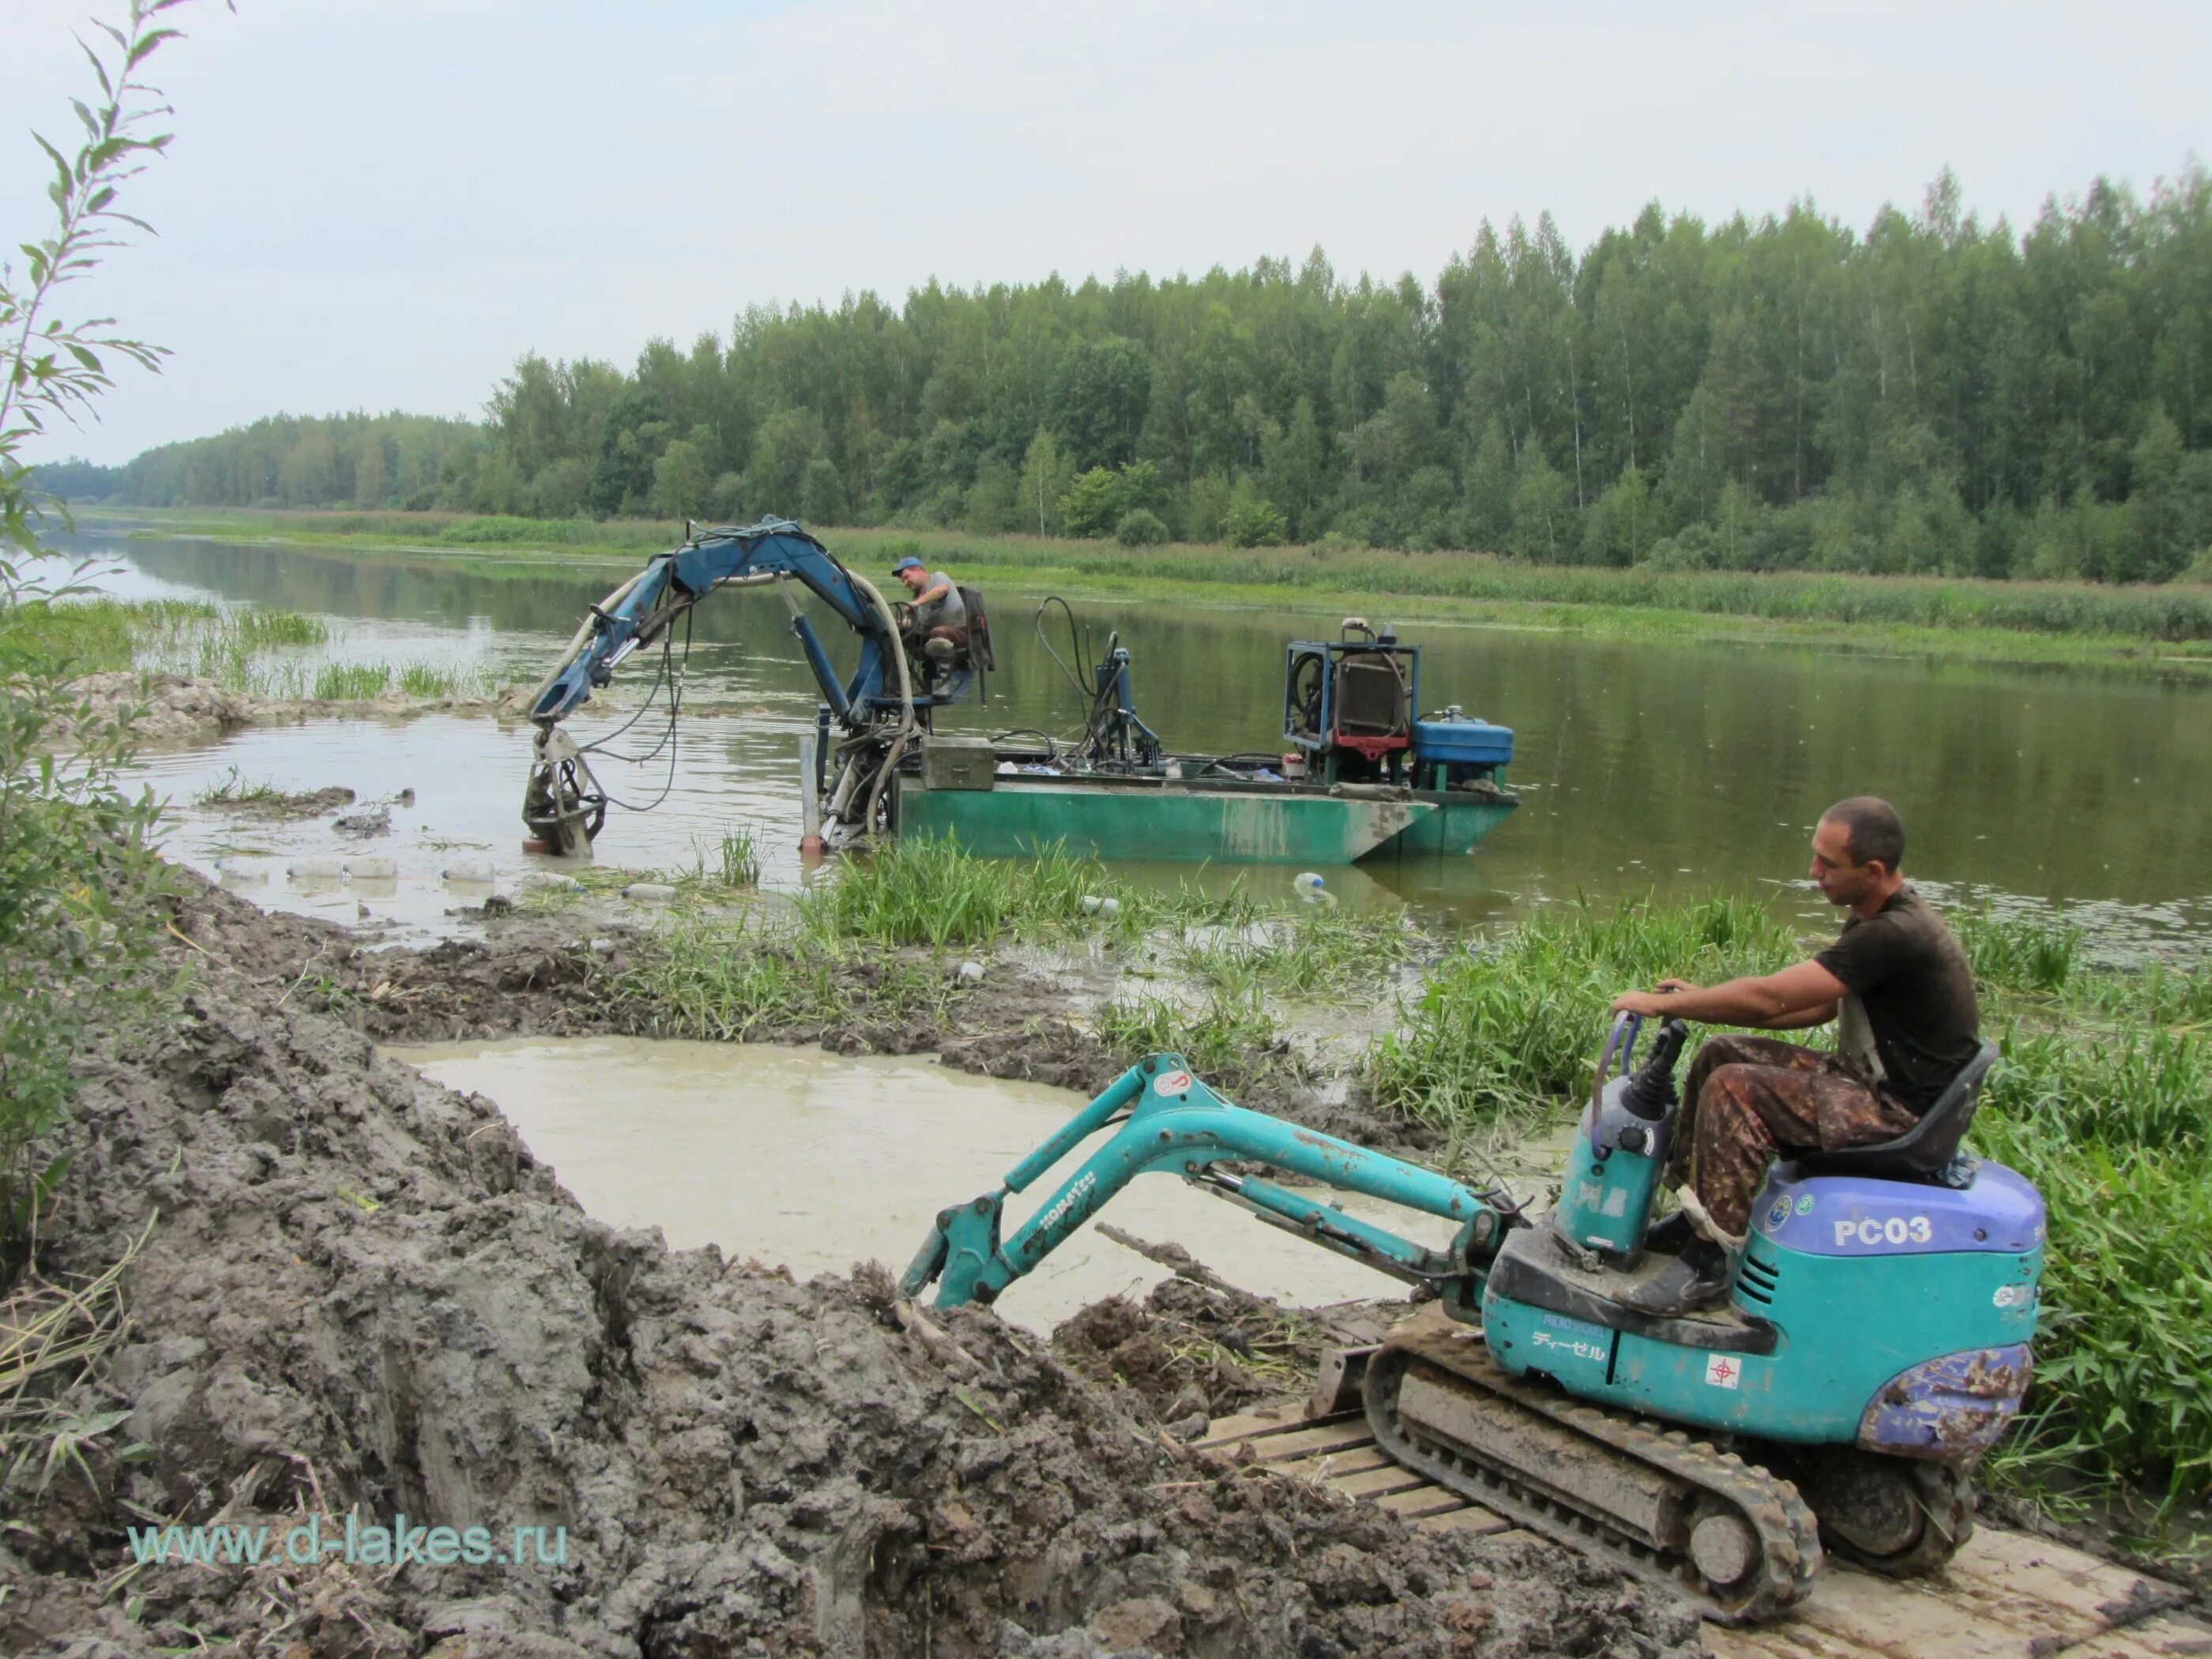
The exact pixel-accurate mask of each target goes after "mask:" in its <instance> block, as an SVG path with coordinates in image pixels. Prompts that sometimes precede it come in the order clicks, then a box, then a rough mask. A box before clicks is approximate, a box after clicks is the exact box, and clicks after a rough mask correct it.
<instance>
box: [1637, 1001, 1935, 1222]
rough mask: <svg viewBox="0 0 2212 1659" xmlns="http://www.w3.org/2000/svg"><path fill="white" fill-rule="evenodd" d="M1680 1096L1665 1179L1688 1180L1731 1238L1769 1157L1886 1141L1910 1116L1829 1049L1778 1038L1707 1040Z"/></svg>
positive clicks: (1745, 1218)
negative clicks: (1825, 1051) (1822, 1050)
mask: <svg viewBox="0 0 2212 1659" xmlns="http://www.w3.org/2000/svg"><path fill="white" fill-rule="evenodd" d="M1682 1100H1683V1107H1682V1111H1683V1116H1682V1121H1680V1122H1678V1123H1676V1124H1675V1126H1674V1146H1673V1148H1672V1150H1671V1152H1670V1153H1669V1155H1668V1185H1669V1186H1679V1185H1680V1184H1681V1182H1683V1181H1684V1180H1685V1179H1688V1180H1689V1181H1690V1182H1692V1186H1693V1188H1694V1189H1695V1190H1696V1192H1697V1194H1698V1201H1699V1203H1701V1204H1703V1205H1704V1206H1705V1213H1706V1214H1707V1215H1708V1216H1709V1217H1711V1220H1712V1223H1713V1225H1714V1226H1715V1227H1717V1229H1719V1230H1720V1231H1723V1232H1725V1233H1728V1234H1730V1235H1732V1236H1735V1237H1741V1236H1742V1234H1743V1232H1744V1231H1745V1229H1746V1227H1747V1225H1748V1224H1749V1223H1750V1220H1751V1204H1752V1200H1753V1199H1755V1198H1756V1197H1758V1196H1759V1184H1760V1183H1761V1182H1763V1181H1765V1178H1766V1166H1767V1165H1768V1164H1771V1163H1772V1162H1773V1161H1774V1159H1775V1158H1796V1157H1799V1156H1801V1155H1802V1154H1804V1153H1806V1152H1834V1151H1836V1150H1838V1148H1840V1147H1844V1146H1869V1145H1871V1144H1872V1143H1874V1142H1875V1141H1880V1140H1890V1139H1895V1138H1896V1137H1897V1136H1899V1135H1901V1134H1903V1133H1905V1131H1906V1130H1907V1129H1909V1128H1911V1127H1912V1126H1913V1124H1914V1123H1916V1122H1917V1121H1918V1115H1917V1114H1916V1113H1915V1112H1914V1111H1913V1110H1912V1109H1911V1108H1910V1107H1909V1106H1906V1105H1905V1104H1904V1103H1902V1102H1899V1101H1898V1100H1896V1099H1894V1098H1893V1097H1891V1096H1889V1095H1888V1094H1887V1093H1885V1092H1884V1091H1881V1090H1879V1089H1876V1088H1874V1087H1871V1086H1869V1085H1867V1084H1866V1083H1863V1082H1862V1081H1861V1080H1860V1079H1858V1078H1857V1077H1855V1076H1853V1075H1852V1074H1851V1073H1850V1071H1849V1070H1848V1069H1846V1068H1845V1066H1844V1062H1843V1061H1842V1060H1840V1059H1838V1057H1837V1056H1836V1055H1834V1054H1822V1053H1820V1052H1819V1051H1818V1050H1816V1049H1813V1048H1799V1047H1798V1046H1797V1045H1796V1043H1794V1042H1783V1041H1781V1040H1780V1039H1779V1038H1778V1037H1761V1036H1717V1037H1711V1038H1709V1039H1707V1041H1706V1042H1705V1045H1704V1046H1703V1047H1702V1048H1699V1050H1698V1057H1697V1058H1696V1059H1695V1060H1692V1061H1691V1062H1690V1074H1689V1078H1688V1079H1687V1081H1686V1083H1685V1085H1684V1086H1683V1091H1682Z"/></svg>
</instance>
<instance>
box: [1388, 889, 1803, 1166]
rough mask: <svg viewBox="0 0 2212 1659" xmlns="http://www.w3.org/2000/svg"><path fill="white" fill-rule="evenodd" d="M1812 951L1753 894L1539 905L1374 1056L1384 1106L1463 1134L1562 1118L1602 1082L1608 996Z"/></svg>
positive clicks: (1436, 989) (1423, 1004)
mask: <svg viewBox="0 0 2212 1659" xmlns="http://www.w3.org/2000/svg"><path fill="white" fill-rule="evenodd" d="M1802 955H1803V948H1802V945H1800V943H1799V942H1798V940H1797V939H1796V935H1795V934H1794V933H1792V932H1791V930H1790V928H1788V927H1784V926H1783V925H1782V924H1781V923H1780V922H1778V921H1775V920H1774V918H1773V917H1772V916H1771V915H1770V914H1769V913H1768V912H1767V911H1766V910H1765V908H1763V907H1762V906H1760V905H1759V904H1758V903H1756V902H1753V901H1751V900H1748V899H1735V898H1717V899H1712V900H1709V901H1707V902H1705V903H1703V904H1697V905H1686V906H1676V907H1657V906H1652V905H1645V904H1628V905H1623V906H1621V907H1620V908H1616V909H1613V910H1610V911H1600V910H1597V909H1595V908H1588V907H1583V908H1575V909H1571V910H1563V911H1553V912H1547V913H1545V914H1542V915H1537V916H1535V917H1534V918H1532V919H1530V920H1529V921H1526V922H1523V923H1522V925H1521V926H1520V927H1518V928H1516V929H1515V930H1514V931H1513V932H1511V933H1507V934H1505V935H1504V936H1503V937H1501V938H1498V939H1485V940H1478V941H1475V942H1474V943H1473V944H1472V945H1470V946H1469V947H1468V949H1467V950H1465V951H1460V952H1457V953H1455V954H1454V955H1453V956H1451V957H1447V958H1446V959H1445V960H1444V961H1443V963H1439V964H1438V965H1437V967H1436V968H1435V969H1433V970H1431V972H1430V974H1429V975H1427V976H1426V979H1425V982H1424V984H1423V986H1422V987H1421V990H1420V993H1419V996H1418V997H1417V998H1415V999H1414V1000H1413V1001H1412V1002H1411V1004H1410V1005H1409V1006H1408V1008H1407V1018H1406V1021H1405V1024H1403V1026H1402V1027H1401V1029H1399V1030H1395V1031H1392V1032H1389V1033H1388V1034H1386V1035H1385V1036H1383V1038H1382V1039H1381V1040H1380V1041H1379V1042H1377V1043H1376V1046H1375V1048H1374V1050H1373V1052H1372V1054H1371V1055H1370V1061H1369V1073H1368V1084H1369V1086H1370V1089H1372V1090H1373V1091H1374V1095H1375V1098H1376V1103H1377V1104H1378V1105H1381V1106H1383V1107H1385V1108H1387V1109H1391V1110H1394V1111H1398V1112H1402V1113H1404V1114H1405V1115H1407V1116H1409V1117H1418V1118H1420V1119H1423V1120H1424V1121H1427V1122H1430V1123H1432V1124H1434V1125H1435V1126H1436V1127H1438V1128H1440V1129H1444V1130H1446V1131H1449V1132H1450V1133H1453V1134H1455V1135H1458V1134H1464V1133H1467V1132H1468V1131H1469V1130H1470V1129H1473V1128H1475V1127H1480V1126H1482V1125H1483V1124H1485V1123H1486V1122H1487V1121H1489V1120H1491V1119H1493V1118H1496V1117H1499V1116H1509V1117H1519V1118H1524V1119H1525V1118H1531V1117H1541V1116H1546V1115H1550V1114H1552V1113H1553V1112H1554V1111H1555V1110H1557V1109H1559V1108H1560V1107H1561V1105H1562V1103H1566V1102H1569V1101H1571V1100H1573V1099H1575V1098H1577V1097H1578V1096H1579V1094H1580V1093H1581V1092H1582V1091H1587V1089H1588V1088H1589V1078H1590V1066H1591V1060H1592V1056H1593V1055H1594V1054H1595V1052H1596V1048H1597V1044H1598V1042H1599V1040H1600V1039H1601V1037H1602V1036H1604V1033H1605V1030H1606V1027H1607V1020H1608V1014H1607V1006H1608V1005H1609V1004H1610V1003H1611V1002H1612V1000H1613V998H1614V997H1615V996H1617V995H1619V994H1620V993H1621V992H1622V991H1624V990H1627V989H1630V988H1632V987H1637V986H1646V985H1650V984H1653V983H1655V982H1656V981H1658V980H1659V979H1661V978H1662V977H1665V976H1668V975H1674V976H1675V977H1678V978H1683V979H1688V980H1692V981H1695V982H1697V983H1699V984H1700V985H1709V984H1715V983H1717V982H1719V981H1722V980H1726V979H1731V978H1734V977H1735V976H1736V975H1741V974H1758V973H1769V972H1771V971H1772V970H1774V969H1778V968H1781V967H1784V966H1786V965H1787V964H1789V963H1791V962H1793V961H1796V960H1797V959H1798V958H1799V957H1802Z"/></svg>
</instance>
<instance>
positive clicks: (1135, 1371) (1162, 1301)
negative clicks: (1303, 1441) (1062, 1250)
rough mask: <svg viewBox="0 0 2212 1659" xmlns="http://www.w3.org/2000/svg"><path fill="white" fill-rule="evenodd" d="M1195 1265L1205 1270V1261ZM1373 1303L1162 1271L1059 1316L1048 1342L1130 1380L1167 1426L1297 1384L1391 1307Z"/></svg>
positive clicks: (1372, 1330)
mask: <svg viewBox="0 0 2212 1659" xmlns="http://www.w3.org/2000/svg"><path fill="white" fill-rule="evenodd" d="M1200 1271H1201V1272H1203V1269H1200ZM1393 1311H1395V1315H1396V1316H1401V1317H1402V1316H1403V1315H1404V1314H1405V1312H1406V1308H1405V1304H1402V1303H1401V1304H1396V1305H1395V1310H1385V1304H1372V1306H1371V1307H1370V1306H1363V1307H1361V1308H1359V1309H1358V1310H1351V1309H1345V1310H1337V1309H1330V1310H1320V1311H1317V1312H1315V1311H1308V1310H1302V1309H1297V1308H1285V1307H1283V1306H1281V1305H1280V1304H1277V1303H1273V1302H1270V1301H1268V1300H1267V1298H1266V1297H1258V1296H1254V1295H1252V1294H1250V1293H1249V1291H1240V1290H1238V1289H1237V1287H1236V1286H1235V1285H1223V1284H1212V1285H1207V1284H1200V1283H1196V1282H1194V1281H1193V1280H1192V1279H1184V1278H1176V1279H1163V1280H1161V1281H1160V1283H1159V1284H1158V1285H1154V1286H1153V1287H1152V1293H1151V1294H1150V1295H1149V1296H1147V1297H1146V1298H1145V1299H1144V1300H1143V1301H1142V1302H1141V1303H1139V1302H1138V1301H1136V1300H1134V1299H1133V1298H1131V1297H1123V1296H1115V1297H1108V1298H1107V1299H1106V1300H1104V1301H1103V1302H1094V1303H1092V1304H1091V1305H1090V1306H1089V1307H1087V1308H1085V1309H1084V1310H1081V1311H1080V1312H1079V1313H1077V1314H1076V1315H1075V1316H1073V1317H1072V1318H1070V1319H1067V1320H1066V1321H1064V1322H1062V1323H1061V1324H1060V1328H1058V1329H1057V1330H1055V1331H1054V1332H1053V1334H1052V1346H1053V1349H1054V1352H1057V1353H1058V1354H1059V1355H1060V1358H1063V1359H1065V1360H1066V1361H1067V1363H1068V1364H1071V1365H1073V1366H1074V1367H1075V1369H1076V1370H1079V1371H1081V1372H1082V1373H1083V1374H1084V1375H1085V1376H1088V1377H1090V1378H1091V1380H1092V1381H1094V1382H1097V1383H1106V1384H1108V1385H1109V1386H1116V1387H1121V1388H1125V1389H1129V1390H1130V1391H1131V1392H1133V1394H1135V1395H1136V1396H1137V1397H1138V1399H1139V1401H1142V1402H1143V1405H1144V1407H1145V1408H1146V1409H1147V1410H1149V1411H1150V1412H1151V1413H1152V1415H1153V1417H1154V1418H1156V1419H1158V1421H1159V1422H1160V1423H1162V1424H1164V1425H1166V1426H1167V1427H1168V1429H1169V1431H1170V1433H1174V1434H1178V1435H1184V1434H1188V1432H1189V1431H1190V1429H1191V1419H1193V1418H1194V1417H1195V1418H1196V1419H1199V1421H1198V1424H1197V1427H1198V1428H1199V1429H1200V1430H1201V1431H1202V1430H1203V1429H1204V1427H1205V1426H1206V1419H1210V1418H1216V1417H1230V1416H1233V1415H1235V1414H1236V1413H1238V1412H1240V1411H1242V1410H1243V1409H1244V1408H1245V1407H1248V1406H1250V1405H1252V1404H1253V1403H1254V1402H1255V1401H1261V1400H1267V1399H1279V1398H1280V1397H1282V1396H1283V1395H1292V1394H1302V1393H1304V1391H1305V1389H1307V1388H1308V1387H1309V1386H1310V1384H1311V1383H1312V1382H1313V1378H1314V1373H1315V1370H1316V1367H1317V1366H1318V1365H1319V1364H1320V1362H1321V1357H1322V1354H1323V1353H1324V1352H1327V1351H1328V1349H1330V1348H1333V1347H1338V1346H1345V1345H1347V1344H1353V1343H1360V1342H1372V1341H1376V1340H1379V1339H1380V1337H1381V1336H1382V1334H1383V1332H1384V1331H1385V1330H1386V1329H1388V1328H1389V1318H1390V1313H1391V1312H1393Z"/></svg>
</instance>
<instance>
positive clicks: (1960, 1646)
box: [1200, 1401, 2212, 1659]
mask: <svg viewBox="0 0 2212 1659" xmlns="http://www.w3.org/2000/svg"><path fill="white" fill-rule="evenodd" d="M1247 1444H1249V1446H1250V1447H1251V1449H1252V1451H1253V1455H1255V1457H1256V1458H1257V1460H1258V1461H1259V1462H1260V1463H1261V1465H1262V1466H1264V1467H1265V1468H1267V1469H1269V1470H1271V1471H1273V1472H1274V1473H1276V1474H1281V1475H1283V1476H1284V1477H1285V1478H1286V1479H1291V1480H1318V1481H1321V1482H1322V1483H1323V1484H1324V1485H1326V1486H1332V1487H1334V1488H1335V1489H1336V1490H1337V1491H1339V1492H1345V1493H1346V1494H1348V1495H1350V1496H1352V1497H1354V1498H1364V1499H1366V1500H1367V1501H1369V1502H1370V1503H1375V1504H1381V1505H1382V1506H1383V1508H1385V1509H1388V1510H1396V1511H1397V1512H1398V1513H1399V1514H1400V1515H1402V1516H1405V1517H1406V1518H1407V1520H1408V1521H1409V1522H1412V1523H1413V1525H1414V1526H1415V1527H1417V1528H1421V1529H1422V1530H1424V1531H1443V1530H1447V1529H1464V1530H1467V1531H1470V1532H1476V1533H1481V1534H1509V1533H1510V1532H1512V1531H1513V1528H1512V1525H1511V1523H1510V1522H1508V1521H1506V1520H1505V1519H1504V1517H1503V1516H1498V1515H1495V1514H1493V1513H1492V1512H1491V1511H1490V1510H1486V1509H1484V1508H1483V1507H1482V1506H1481V1505H1480V1504H1470V1503H1468V1501H1467V1500H1466V1499H1465V1498H1461V1497H1460V1496H1458V1494H1456V1493H1455V1492H1448V1491H1446V1490H1445V1489H1444V1488H1443V1487H1442V1486H1437V1485H1435V1484H1434V1483H1433V1482H1431V1481H1430V1480H1427V1479H1425V1477H1423V1476H1421V1475H1418V1474H1412V1473H1410V1472H1409V1471H1407V1470H1405V1469H1402V1468H1399V1467H1398V1466H1397V1465H1396V1464H1395V1463H1393V1462H1390V1461H1389V1459H1388V1458H1387V1457H1385V1456H1384V1455H1383V1453H1382V1451H1381V1450H1380V1449H1378V1448H1377V1447H1376V1444H1375V1441H1374V1437H1372V1436H1371V1435H1370V1434H1369V1433H1368V1431H1367V1423H1366V1419H1364V1418H1363V1417H1361V1416H1360V1415H1359V1414H1358V1413H1341V1414H1340V1415H1337V1416H1334V1417H1328V1418H1323V1419H1320V1420H1319V1421H1314V1420H1311V1419H1308V1418H1306V1417H1305V1416H1304V1413H1303V1410H1302V1405H1301V1402H1298V1401H1285V1402H1284V1403H1282V1404H1281V1405H1279V1406H1276V1407H1270V1408H1265V1409H1262V1410H1261V1411H1259V1412H1255V1413H1251V1414H1249V1415H1247V1416H1243V1417H1231V1418H1224V1419H1221V1420H1220V1421H1218V1422H1217V1423H1215V1424H1214V1425H1212V1427H1211V1428H1210V1429H1209V1430H1207V1431H1206V1437H1205V1438H1204V1439H1202V1440H1201V1441H1200V1445H1203V1446H1211V1447H1213V1448H1215V1449H1219V1450H1233V1449H1236V1448H1237V1447H1238V1446H1240V1445H1247ZM2188 1600H2189V1598H2188V1595H2187V1594H2186V1592H2185V1591H2183V1590H2181V1589H2179V1588H2178V1587H2176V1586H2174V1585H2172V1584H2168V1583H2163V1582H2162V1581H2160V1580H2158V1579H2155V1578H2147V1577H2144V1576H2143V1575H2142V1574H2141V1573H2137V1572H2131V1571H2128V1570H2127V1569H2126V1568H2124V1567H2116V1566H2114V1565H2112V1564H2111V1563H2109V1562H2106V1561H2100V1560H2098V1559H2096V1558H2095V1557H2094V1556H2090V1555H2084V1554H2083V1553H2081V1551H2079V1550H2074V1549H2069V1548H2067V1547H2065V1546H2064V1545H2062V1544H2054V1543H2051V1542H2049V1541H2046V1540H2044V1539H2040V1538H2034V1537H2030V1536H2028V1535H2027V1534H2023V1533H2015V1532H2002V1531H1998V1530H1996V1529H1993V1528H1988V1527H1983V1528H1978V1529H1977V1530H1976V1532H1975V1534H1974V1536H1973V1537H1972V1539H1971V1540H1969V1541H1967V1544H1966V1547H1965V1548H1964V1549H1962V1550H1960V1552H1959V1554H1958V1557H1957V1559H1955V1560H1954V1561H1953V1562H1952V1563H1951V1565H1950V1566H1949V1567H1948V1569H1946V1570H1945V1571H1944V1572H1943V1573H1942V1575H1941V1576H1939V1577H1934V1578H1927V1579H1920V1580H1917V1581H1912V1582H1902V1583H1901V1582H1899V1581H1898V1580H1895V1579H1889V1578H1882V1577H1877V1576H1875V1575H1874V1574H1872V1573H1865V1572H1860V1571H1857V1570H1856V1569H1854V1568H1851V1567H1848V1566H1845V1565H1843V1564H1842V1563H1840V1562H1838V1561H1834V1560H1831V1561H1829V1562H1828V1563H1827V1565H1825V1566H1824V1567H1822V1568H1821V1570H1820V1577H1819V1578H1818V1579H1817V1580H1816V1581H1815V1582H1814V1588H1813V1593H1812V1595H1809V1596H1808V1597H1807V1598H1806V1599H1805V1600H1804V1601H1801V1602H1799V1603H1798V1604H1797V1606H1796V1607H1794V1608H1792V1609H1791V1611H1790V1618H1789V1619H1787V1620H1784V1621H1782V1622H1780V1623H1778V1624H1773V1625H1768V1626H1763V1627H1761V1628H1759V1629H1755V1630H1732V1629H1728V1628H1725V1627H1723V1626H1707V1628H1706V1632H1705V1640H1706V1645H1707V1646H1708V1647H1710V1648H1711V1650H1712V1652H1713V1653H1714V1655H1715V1656H1716V1659H2059V1656H2062V1655H2063V1656H2064V1659H2212V1625H2207V1624H2204V1623H2202V1622H2199V1621H2198V1620H2197V1619H2195V1618H2193V1617H2191V1615H2190V1614H2189V1613H2185V1612H2184V1611H2182V1609H2183V1607H2184V1606H2185V1604H2186V1603H2187V1601H2188Z"/></svg>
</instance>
